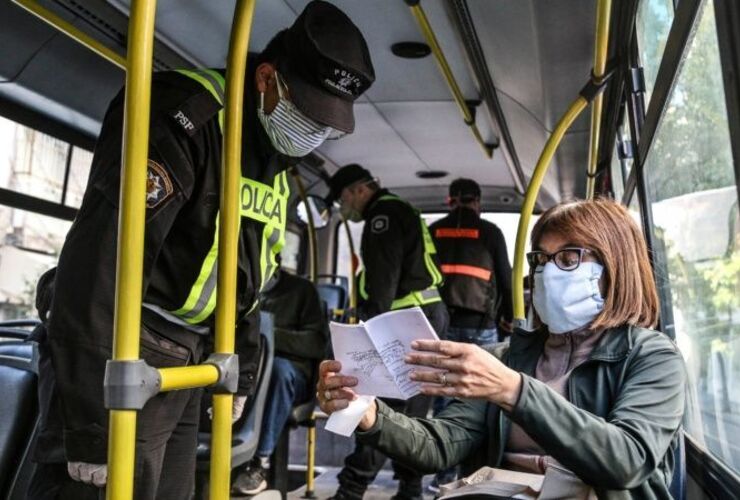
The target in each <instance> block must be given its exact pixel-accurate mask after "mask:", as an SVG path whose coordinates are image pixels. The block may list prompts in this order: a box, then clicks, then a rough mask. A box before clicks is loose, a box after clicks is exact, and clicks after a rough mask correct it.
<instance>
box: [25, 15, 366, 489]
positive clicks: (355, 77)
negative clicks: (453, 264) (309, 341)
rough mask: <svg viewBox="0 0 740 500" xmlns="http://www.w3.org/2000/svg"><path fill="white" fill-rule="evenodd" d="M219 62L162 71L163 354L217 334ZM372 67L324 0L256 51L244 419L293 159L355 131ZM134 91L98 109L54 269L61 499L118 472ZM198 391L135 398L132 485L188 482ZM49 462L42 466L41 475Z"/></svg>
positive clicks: (158, 273) (246, 166)
mask: <svg viewBox="0 0 740 500" xmlns="http://www.w3.org/2000/svg"><path fill="white" fill-rule="evenodd" d="M224 75H225V71H224V70H209V69H205V70H181V71H168V72H163V73H157V74H155V75H154V77H153V83H152V98H151V102H152V108H151V134H150V136H151V137H150V150H149V160H148V166H147V168H148V182H147V196H146V203H147V211H146V236H145V249H144V274H143V302H144V304H143V308H142V325H141V357H142V358H143V359H144V360H145V361H146V362H147V363H148V364H149V365H151V366H154V367H175V366H184V365H190V364H195V363H199V362H201V361H203V360H204V359H205V357H206V355H207V354H208V344H209V340H210V338H212V336H213V333H214V311H215V309H216V279H217V276H216V270H217V268H218V263H217V262H216V260H217V255H218V238H217V234H218V213H219V196H220V195H219V177H220V169H221V155H222V128H221V127H222V125H223V97H224ZM374 79H375V75H374V70H373V66H372V62H371V59H370V54H369V52H368V48H367V44H366V42H365V40H364V38H363V36H362V34H361V33H360V31H359V30H358V28H357V27H356V26H355V25H354V24H353V23H352V21H351V20H350V19H349V18H348V17H347V16H346V15H345V14H344V13H343V12H342V11H340V10H339V9H338V8H336V7H334V6H333V5H332V4H330V3H328V2H322V1H313V2H310V3H309V4H308V5H307V6H306V8H305V9H304V11H303V12H302V13H301V14H300V15H299V16H298V18H297V19H296V21H295V22H294V24H293V25H292V26H291V27H290V28H288V29H286V30H284V31H282V32H280V33H278V34H277V35H276V36H275V37H274V38H273V40H272V41H271V42H269V44H268V45H267V47H266V48H265V49H264V51H263V52H262V53H260V54H259V55H250V56H249V59H248V64H247V79H246V81H247V89H246V92H245V96H244V110H243V113H244V127H243V128H244V130H243V152H242V175H243V177H242V188H241V222H240V240H239V254H238V255H239V256H238V268H237V270H236V271H235V272H236V273H237V323H236V325H235V328H236V330H237V331H236V344H237V346H236V349H237V354H238V355H239V369H240V379H239V388H238V392H237V396H236V397H235V398H234V409H233V419H234V420H237V419H238V418H239V416H240V414H241V413H242V412H243V409H244V406H245V401H246V398H247V396H248V395H250V394H252V393H253V391H254V390H255V380H256V374H257V370H258V359H259V352H258V349H259V347H258V346H259V343H258V340H259V339H258V337H259V325H258V319H259V316H258V313H257V312H256V311H257V307H256V302H257V297H258V293H259V291H260V289H261V287H262V284H263V283H265V282H266V281H267V280H268V279H269V277H270V275H271V274H272V272H273V271H274V269H275V260H274V256H275V255H276V254H277V253H278V252H279V251H280V248H281V247H282V245H283V242H284V233H285V224H286V216H287V214H286V210H287V206H288V205H287V202H288V197H289V187H288V179H287V174H286V169H287V168H288V167H289V166H291V165H292V164H294V163H295V162H296V161H297V160H296V159H297V158H300V157H302V156H305V155H307V154H308V153H310V152H311V151H313V150H314V149H315V148H317V147H318V146H319V145H321V144H322V143H323V142H324V140H326V139H327V138H329V137H338V136H340V135H342V134H348V133H351V132H352V131H353V130H354V126H355V122H354V115H353V103H354V101H355V100H356V99H357V98H358V97H359V96H360V95H361V94H362V93H363V92H365V91H366V90H367V89H368V87H369V86H370V85H371V84H372V82H373V81H374ZM123 101H124V93H123V91H121V92H120V93H119V95H118V96H117V97H116V98H115V99H114V100H113V101H112V103H111V104H110V107H109V109H108V111H107V113H106V115H105V118H104V120H103V126H102V130H101V133H100V137H99V139H98V143H97V146H96V148H95V155H94V158H93V163H92V168H91V172H90V179H89V182H88V188H87V191H86V193H85V196H84V199H83V202H82V206H81V208H80V211H79V214H78V215H77V219H76V220H75V224H74V225H73V227H72V228H71V230H70V232H69V234H68V236H67V239H66V242H65V244H64V248H63V249H62V252H61V256H60V259H59V266H58V270H57V274H56V282H55V292H54V301H53V306H52V311H51V316H50V319H49V327H48V330H49V331H48V337H49V342H50V347H51V357H52V362H53V366H54V372H55V375H56V381H57V389H58V391H59V396H60V400H61V403H62V407H63V411H64V430H63V437H64V452H65V458H66V462H67V463H64V464H46V465H49V466H53V467H59V466H61V467H63V468H64V470H65V471H68V473H69V477H68V478H66V480H65V481H64V482H63V484H59V485H58V489H59V490H60V492H59V494H58V498H75V499H84V498H98V495H99V493H100V490H99V488H102V487H104V486H105V484H106V482H107V466H106V461H107V455H106V451H107V447H108V411H107V410H106V409H105V407H104V406H103V375H104V373H105V365H106V360H107V359H109V358H111V351H112V341H113V312H114V311H113V310H114V293H115V280H116V248H117V222H118V203H119V190H120V170H121V136H122V122H123ZM200 395H201V391H200V390H198V389H193V390H182V391H175V392H168V393H162V394H159V395H157V396H155V397H153V398H152V399H150V400H149V401H148V402H147V404H146V405H145V406H144V408H143V410H141V411H140V412H139V418H138V421H137V429H136V430H137V450H136V464H135V482H134V484H135V492H134V496H135V498H136V499H137V500H147V499H154V498H156V499H173V500H180V499H183V498H190V497H191V495H192V492H193V487H194V484H193V477H194V472H195V451H196V444H197V432H198V419H199V406H200ZM42 425H43V424H42ZM57 438H58V439H60V440H61V438H62V436H57ZM37 456H38V455H37ZM41 469H43V467H41ZM47 472H48V471H47ZM52 476H54V475H53V474H48V473H45V471H44V470H40V471H39V474H37V475H36V477H35V479H34V480H36V481H40V480H44V478H45V477H52ZM54 477H58V476H54Z"/></svg>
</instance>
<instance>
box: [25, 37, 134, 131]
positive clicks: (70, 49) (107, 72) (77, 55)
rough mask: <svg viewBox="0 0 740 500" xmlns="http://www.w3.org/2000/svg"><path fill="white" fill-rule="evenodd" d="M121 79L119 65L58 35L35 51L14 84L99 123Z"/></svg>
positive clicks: (122, 78) (122, 75) (121, 82)
mask: <svg viewBox="0 0 740 500" xmlns="http://www.w3.org/2000/svg"><path fill="white" fill-rule="evenodd" d="M124 79H125V74H124V72H123V71H122V70H121V69H120V68H118V67H117V66H114V65H113V64H112V63H110V62H108V61H106V60H104V59H101V58H100V56H98V55H97V54H95V53H93V52H91V51H89V50H88V49H86V48H85V47H83V46H81V45H79V44H78V43H77V42H75V41H74V40H72V39H70V38H67V37H66V36H60V37H56V38H54V39H53V40H51V41H50V42H49V43H48V44H46V46H45V47H44V48H43V50H41V51H40V52H39V53H38V54H36V56H35V57H34V58H33V60H31V61H30V62H29V64H28V65H27V66H26V68H25V69H24V70H23V73H22V74H21V75H20V76H19V77H18V79H17V80H16V83H17V84H18V85H20V86H22V87H24V88H26V89H28V90H30V91H32V92H35V93H37V94H40V95H42V96H44V97H46V98H47V99H49V100H51V101H54V102H56V103H58V104H60V105H63V106H66V107H69V108H71V109H73V110H74V111H76V112H77V113H80V114H81V115H84V116H87V117H88V118H90V119H91V120H93V121H96V122H100V121H102V119H103V115H104V113H105V110H106V108H107V107H108V102H109V101H110V100H111V99H112V98H113V97H114V96H115V94H116V92H118V90H119V89H120V88H121V87H122V86H123V84H124Z"/></svg>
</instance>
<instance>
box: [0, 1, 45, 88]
mask: <svg viewBox="0 0 740 500" xmlns="http://www.w3.org/2000/svg"><path fill="white" fill-rule="evenodd" d="M55 34H56V33H55V31H54V29H53V28H51V27H50V26H49V25H48V24H46V23H44V22H43V21H41V20H40V19H38V18H36V17H35V16H32V15H31V14H29V13H28V12H26V11H25V10H24V9H22V8H21V7H18V6H17V5H15V4H13V3H12V2H10V0H5V1H3V2H0V82H2V83H5V82H8V81H11V80H13V79H14V78H15V77H16V76H17V75H18V74H19V73H20V72H21V71H22V70H23V67H24V66H25V65H26V64H27V63H28V61H29V60H31V59H32V58H33V57H34V55H35V54H36V52H38V51H39V49H41V48H42V47H43V46H44V44H46V43H48V42H49V40H50V38H52V37H53V36H55Z"/></svg>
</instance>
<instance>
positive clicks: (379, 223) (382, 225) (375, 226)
mask: <svg viewBox="0 0 740 500" xmlns="http://www.w3.org/2000/svg"><path fill="white" fill-rule="evenodd" d="M389 225H390V224H389V221H388V216H387V215H376V216H375V217H373V218H372V219H371V220H370V230H371V231H372V232H373V233H375V234H380V233H384V232H386V231H387V230H388V226H389Z"/></svg>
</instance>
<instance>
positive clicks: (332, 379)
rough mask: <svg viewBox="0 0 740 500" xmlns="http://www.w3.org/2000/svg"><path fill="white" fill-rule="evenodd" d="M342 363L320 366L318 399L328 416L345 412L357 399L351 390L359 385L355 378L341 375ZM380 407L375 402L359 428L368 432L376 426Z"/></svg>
mask: <svg viewBox="0 0 740 500" xmlns="http://www.w3.org/2000/svg"><path fill="white" fill-rule="evenodd" d="M341 370H342V363H340V362H339V361H331V360H327V361H322V362H321V365H319V383H318V384H317V385H316V397H317V398H318V400H319V408H321V411H323V412H324V413H326V414H327V415H331V414H332V413H334V412H335V411H339V410H343V409H345V408H347V406H349V403H350V402H351V401H354V400H355V399H357V394H356V393H355V391H353V390H352V389H351V388H352V387H354V386H356V385H357V379H356V378H355V377H347V376H344V375H341V374H340V373H339V372H340V371H341ZM377 412H378V407H377V406H376V404H375V402H374V401H373V404H371V405H370V407H369V408H368V409H367V411H366V412H365V415H364V416H363V417H362V420H361V421H360V424H359V428H360V429H362V430H368V429H369V428H371V427H372V426H373V425H374V424H375V420H376V418H377Z"/></svg>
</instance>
